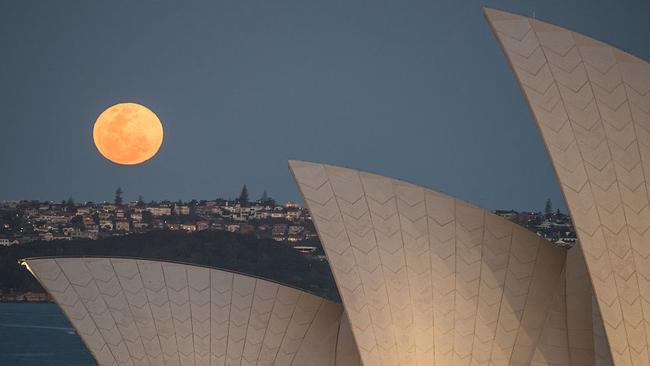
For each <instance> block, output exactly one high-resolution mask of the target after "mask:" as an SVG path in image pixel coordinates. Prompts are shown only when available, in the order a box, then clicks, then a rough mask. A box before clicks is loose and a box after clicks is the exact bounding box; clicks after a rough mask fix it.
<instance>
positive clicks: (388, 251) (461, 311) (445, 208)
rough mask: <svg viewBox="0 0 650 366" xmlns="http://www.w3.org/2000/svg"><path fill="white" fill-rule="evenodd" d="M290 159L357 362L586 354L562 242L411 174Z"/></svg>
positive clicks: (492, 360) (503, 361) (475, 361)
mask: <svg viewBox="0 0 650 366" xmlns="http://www.w3.org/2000/svg"><path fill="white" fill-rule="evenodd" d="M289 166H290V169H291V170H292V172H293V174H294V177H295V180H296V182H297V183H298V186H299V187H300V191H301V192H302V194H303V196H304V198H305V203H306V205H307V207H308V208H309V210H310V212H311V214H312V220H313V221H314V223H315V225H316V228H317V231H318V234H319V237H320V239H321V242H322V244H323V247H324V249H325V252H326V254H327V257H328V260H329V263H330V266H331V268H332V272H333V274H334V278H335V280H336V284H337V286H338V289H339V292H340V294H341V298H342V300H343V305H344V307H345V309H346V312H347V314H348V317H349V320H350V324H351V327H352V332H353V334H354V337H355V339H356V342H357V345H358V348H359V353H360V355H361V359H362V361H363V364H364V365H366V366H372V365H434V364H435V365H552V364H562V363H552V362H551V360H555V361H557V362H565V363H564V364H566V365H569V363H568V362H569V361H568V360H569V358H570V356H569V352H573V351H574V350H575V351H576V352H578V353H579V352H583V353H585V352H586V353H589V352H593V347H592V349H591V351H590V350H589V346H588V344H589V342H592V338H593V337H592V335H591V333H590V332H591V329H590V327H588V326H587V327H585V326H582V329H581V331H582V333H580V332H577V333H575V332H574V335H576V336H577V337H579V338H580V339H581V340H582V342H581V344H583V345H587V346H585V348H586V350H580V349H577V348H575V349H574V350H570V349H569V347H568V344H567V341H566V340H567V332H568V331H567V326H566V322H565V320H564V319H566V310H565V309H564V303H563V302H564V299H563V295H564V294H563V292H561V291H562V290H561V289H562V288H563V286H561V279H562V277H561V276H562V271H563V268H564V266H565V253H566V251H565V250H563V249H561V248H558V247H556V246H555V245H553V244H552V243H550V242H548V241H546V240H545V239H543V238H541V237H539V236H537V235H536V234H535V233H533V232H530V231H528V230H527V229H525V228H523V227H520V226H519V225H516V224H514V223H512V222H510V221H508V220H506V219H504V218H502V217H499V216H497V215H495V214H493V213H491V212H488V211H486V210H483V209H480V208H478V207H475V206H473V205H471V204H469V203H466V202H463V201H461V200H458V199H455V198H453V197H450V196H447V195H445V194H442V193H439V192H435V191H432V190H429V189H426V188H422V187H419V186H416V185H413V184H410V183H407V182H403V181H400V180H396V179H390V178H386V177H382V176H379V175H375V174H370V173H366V172H361V171H357V170H353V169H347V168H341V167H336V166H331V165H324V164H316V163H309V162H302V161H291V162H290V163H289ZM578 301H579V302H580V303H581V304H583V302H582V300H578ZM590 302H591V298H590V297H589V303H590ZM554 312H555V314H554ZM553 316H555V318H553V319H551V317H553ZM558 317H559V319H560V321H557V320H558ZM549 320H552V321H551V322H549ZM547 328H551V329H547ZM576 329H579V328H576ZM544 335H546V337H545V338H544ZM549 337H550V338H549ZM553 337H554V338H555V339H553ZM576 357H578V356H576ZM575 364H576V365H577V363H575Z"/></svg>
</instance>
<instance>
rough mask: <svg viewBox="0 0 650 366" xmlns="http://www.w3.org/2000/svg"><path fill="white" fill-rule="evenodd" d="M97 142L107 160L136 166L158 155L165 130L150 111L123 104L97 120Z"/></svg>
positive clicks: (94, 134) (98, 148) (106, 112)
mask: <svg viewBox="0 0 650 366" xmlns="http://www.w3.org/2000/svg"><path fill="white" fill-rule="evenodd" d="M93 140H94V141H95V146H97V150H99V152H100V153H101V154H102V155H103V156H104V157H105V158H106V159H108V160H110V161H112V162H114V163H117V164H123V165H135V164H140V163H142V162H144V161H146V160H149V159H151V158H152V157H153V156H154V155H156V153H157V152H158V149H160V145H161V144H162V141H163V127H162V124H161V123H160V119H158V116H156V114H155V113H153V112H152V111H151V110H150V109H149V108H147V107H145V106H143V105H140V104H136V103H120V104H116V105H114V106H112V107H109V108H108V109H106V110H105V111H104V112H102V113H101V114H100V115H99V117H97V121H95V126H94V127H93Z"/></svg>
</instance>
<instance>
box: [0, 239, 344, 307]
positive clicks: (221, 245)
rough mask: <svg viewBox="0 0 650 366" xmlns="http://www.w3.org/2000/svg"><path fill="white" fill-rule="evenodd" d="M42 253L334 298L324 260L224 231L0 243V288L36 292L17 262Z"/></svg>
mask: <svg viewBox="0 0 650 366" xmlns="http://www.w3.org/2000/svg"><path fill="white" fill-rule="evenodd" d="M45 256H116V257H136V258H144V259H161V260H168V261H178V262H185V263H190V264H199V265H205V266H210V267H216V268H222V269H226V270H231V271H237V272H241V273H244V274H251V275H255V276H259V277H262V278H266V279H270V280H273V281H277V282H280V283H283V284H287V285H290V286H294V287H297V288H300V289H303V290H306V291H308V292H311V293H314V294H316V295H320V296H323V297H326V298H329V299H332V300H335V301H339V294H338V291H337V290H336V285H335V284H334V278H333V277H332V273H331V271H330V269H329V266H328V265H327V263H326V262H324V261H321V260H319V259H318V258H316V257H313V256H309V255H304V254H301V253H299V252H297V251H296V250H295V249H293V248H292V247H291V246H289V245H287V244H283V243H278V242H276V241H273V240H270V239H258V238H256V237H254V236H252V235H241V234H234V233H229V232H225V231H201V232H196V233H191V234H188V233H184V232H178V231H151V232H148V233H144V234H134V235H127V236H122V237H110V238H106V239H102V240H75V241H53V242H33V243H28V244H22V245H13V246H9V247H0V289H1V290H3V291H4V292H11V291H15V292H27V291H32V292H41V291H43V290H42V287H41V286H40V285H39V284H38V282H37V281H36V280H35V279H34V278H33V276H32V275H31V274H30V273H29V272H28V271H27V270H26V269H25V268H24V267H22V266H20V265H19V264H18V261H19V260H20V259H22V258H29V257H45Z"/></svg>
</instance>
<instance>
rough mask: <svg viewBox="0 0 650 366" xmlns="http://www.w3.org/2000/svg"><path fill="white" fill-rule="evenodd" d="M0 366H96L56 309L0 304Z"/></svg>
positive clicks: (38, 305) (41, 306)
mask: <svg viewBox="0 0 650 366" xmlns="http://www.w3.org/2000/svg"><path fill="white" fill-rule="evenodd" d="M0 365H2V366H5V365H6V366H14V365H20V366H37V365H38V366H40V365H48V366H96V365H97V363H96V362H95V361H94V360H93V358H92V356H91V355H90V353H89V352H88V350H87V349H86V347H85V346H84V345H83V343H82V342H81V339H80V338H79V336H77V334H76V333H75V332H74V329H73V328H72V326H71V325H70V323H69V322H68V320H67V319H66V318H65V316H64V315H63V313H62V312H61V310H60V309H59V307H58V306H57V305H55V304H50V303H47V304H24V303H23V304H21V303H16V304H2V303H0Z"/></svg>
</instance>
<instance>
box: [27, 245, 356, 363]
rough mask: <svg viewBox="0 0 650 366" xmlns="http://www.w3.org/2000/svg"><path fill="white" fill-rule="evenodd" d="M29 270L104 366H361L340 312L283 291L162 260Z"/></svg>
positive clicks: (76, 261)
mask: <svg viewBox="0 0 650 366" xmlns="http://www.w3.org/2000/svg"><path fill="white" fill-rule="evenodd" d="M26 263H27V265H28V268H30V271H31V272H32V273H33V274H34V276H35V277H36V278H37V279H38V280H39V281H40V282H41V284H42V285H43V286H44V287H45V289H46V290H47V291H48V292H49V293H50V294H51V295H52V297H53V298H54V299H55V300H56V302H57V303H58V304H59V306H60V307H61V308H62V309H63V311H64V313H65V314H66V316H67V317H68V319H70V321H71V322H72V325H73V326H74V327H75V329H76V330H77V333H78V334H79V335H80V336H81V338H82V340H83V341H84V343H85V344H86V346H87V347H88V349H89V350H90V352H91V353H92V355H93V356H94V357H95V359H96V360H97V362H98V363H99V365H101V366H108V365H152V366H154V365H155V366H157V365H182V366H185V365H192V366H194V365H197V366H198V365H209V366H216V365H218V366H226V365H228V366H230V365H238V366H240V365H241V366H244V365H296V366H303V365H313V366H316V365H319V366H320V365H322V366H326V365H327V366H331V365H337V366H339V365H340V366H359V365H360V358H359V355H358V353H356V346H355V345H354V339H353V337H352V335H351V332H350V329H349V325H348V324H347V323H346V322H347V320H346V321H343V322H342V320H341V319H342V316H343V308H342V306H341V305H339V304H336V303H333V302H331V301H328V300H325V299H322V298H320V297H317V296H314V295H311V294H308V293H306V292H303V291H300V290H296V289H293V288H290V287H287V286H283V285H279V284H277V283H273V282H270V281H266V280H262V279H257V278H253V277H249V276H245V275H241V274H234V273H231V272H226V271H221V270H216V269H209V268H205V267H198V266H192V265H185V264H177V263H169V262H160V261H148V260H136V259H123V258H37V259H28V260H26ZM339 349H340V351H338V350H339Z"/></svg>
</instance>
